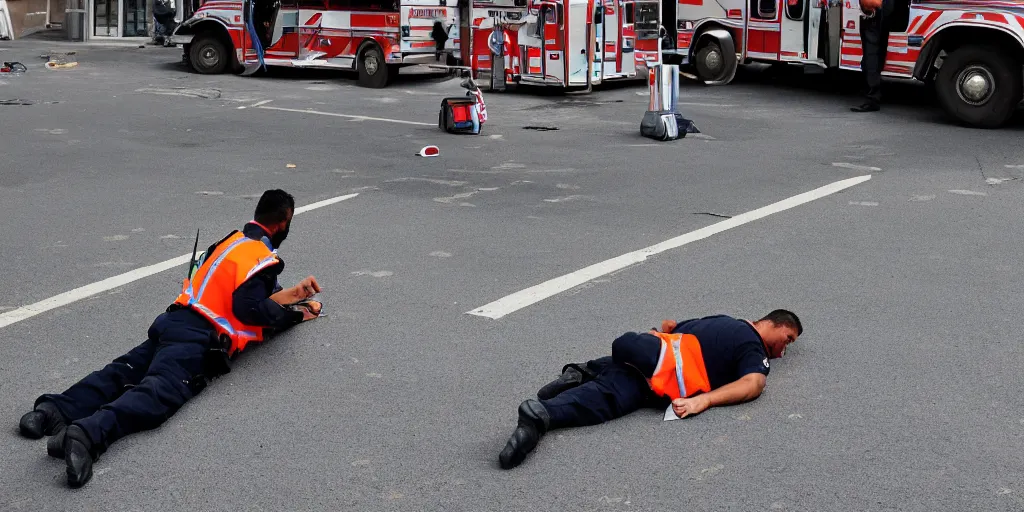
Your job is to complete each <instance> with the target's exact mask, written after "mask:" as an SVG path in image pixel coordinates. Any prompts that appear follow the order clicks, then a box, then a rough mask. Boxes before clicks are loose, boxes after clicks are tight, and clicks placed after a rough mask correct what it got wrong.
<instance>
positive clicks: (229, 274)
mask: <svg viewBox="0 0 1024 512" xmlns="http://www.w3.org/2000/svg"><path fill="white" fill-rule="evenodd" d="M280 263H281V260H280V259H278V257H277V254H275V253H274V252H273V251H271V250H270V248H269V247H267V245H266V244H264V243H263V242H260V241H257V240H253V239H251V238H248V237H246V236H245V235H243V234H242V233H241V232H240V231H234V232H232V233H231V234H230V235H228V237H227V238H225V239H224V240H222V241H220V242H219V243H218V244H217V245H216V247H215V248H214V249H213V251H211V252H210V254H208V255H207V256H206V260H205V261H204V262H203V264H202V265H201V266H200V267H199V270H197V271H196V273H195V274H194V275H193V276H192V279H191V280H190V279H188V278H186V279H185V281H184V283H183V284H182V288H181V294H180V295H178V298H177V299H176V300H175V301H174V303H175V304H178V305H181V306H184V307H188V308H190V309H192V310H193V311H195V312H196V313H199V314H200V315H202V316H203V317H204V318H206V319H207V320H209V321H210V323H212V324H213V325H214V326H215V327H216V328H217V331H218V332H219V333H220V334H221V335H222V336H227V337H228V339H230V340H231V345H230V347H229V348H228V356H232V355H234V354H235V353H236V352H238V351H241V350H243V349H245V346H246V345H247V344H249V342H250V341H263V328H261V327H254V326H250V325H246V324H244V323H242V322H241V321H240V320H238V319H237V318H235V313H234V311H232V294H234V292H235V290H237V289H238V287H240V286H242V283H245V282H246V281H247V280H248V279H249V278H250V277H252V276H253V275H255V274H256V273H257V272H259V271H260V270H263V269H265V268H267V267H270V266H272V265H278V264H280ZM197 285H198V289H197Z"/></svg>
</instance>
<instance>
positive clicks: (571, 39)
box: [564, 0, 593, 86]
mask: <svg viewBox="0 0 1024 512" xmlns="http://www.w3.org/2000/svg"><path fill="white" fill-rule="evenodd" d="M568 1H569V10H568V12H567V13H566V16H565V29H564V30H565V41H566V43H565V53H566V64H567V69H566V80H565V84H566V85H569V86H580V85H588V84H589V82H590V68H591V62H592V59H593V57H592V52H591V51H590V49H591V43H590V41H592V40H593V39H591V37H592V35H591V33H590V30H591V28H590V27H591V26H592V25H591V22H590V19H591V18H590V14H591V13H590V8H589V5H588V4H589V2H587V0H568Z"/></svg>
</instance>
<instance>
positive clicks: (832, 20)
mask: <svg viewBox="0 0 1024 512" xmlns="http://www.w3.org/2000/svg"><path fill="white" fill-rule="evenodd" d="M663 8H664V11H663V12H662V18H663V19H665V20H669V21H668V22H666V23H665V27H664V31H663V33H662V36H663V41H662V51H663V53H664V58H665V60H666V62H668V63H678V64H684V65H688V66H689V67H691V68H692V69H693V70H694V73H695V74H696V75H697V77H698V78H699V79H701V80H703V81H704V82H705V83H707V84H711V85H719V84H727V83H729V82H730V81H732V79H733V77H734V76H735V74H736V69H737V67H738V66H739V65H740V64H743V63H749V62H769V63H791V64H797V65H804V66H810V67H816V68H825V69H829V68H839V69H847V70H854V71H859V70H860V60H861V55H862V51H861V40H860V20H861V9H860V3H859V0H677V1H669V2H666V3H665V4H663ZM890 19H891V20H892V21H891V26H892V29H891V30H892V32H891V35H890V36H889V44H888V56H887V59H886V65H885V70H884V72H883V74H884V75H885V76H889V77H895V78H906V79H911V78H912V79H917V80H920V81H923V82H926V83H930V84H932V85H933V86H934V87H935V89H936V94H937V96H938V99H939V102H940V103H941V104H942V106H943V108H944V109H945V110H946V111H947V112H948V113H949V114H950V115H951V116H953V117H954V118H956V119H959V120H960V121H962V122H964V123H966V124H969V125H973V126H979V127H998V126H1000V125H1002V124H1004V123H1005V122H1006V121H1007V120H1009V118H1010V117H1011V116H1012V115H1013V113H1014V110H1015V109H1016V107H1017V105H1018V104H1019V103H1020V102H1021V100H1022V99H1024V92H1022V88H1024V67H1022V66H1024V0H896V7H895V10H894V13H893V15H892V17H891V18H890Z"/></svg>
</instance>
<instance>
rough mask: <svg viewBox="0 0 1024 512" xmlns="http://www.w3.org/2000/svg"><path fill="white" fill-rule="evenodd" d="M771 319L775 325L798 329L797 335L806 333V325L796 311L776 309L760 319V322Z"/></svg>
mask: <svg viewBox="0 0 1024 512" xmlns="http://www.w3.org/2000/svg"><path fill="white" fill-rule="evenodd" d="M765 320H767V321H769V322H771V323H773V324H775V325H782V326H786V327H791V328H793V329H796V335H797V336H799V335H801V334H803V333H804V326H803V325H802V324H801V323H800V319H799V318H797V316H796V313H793V312H792V311H787V310H785V309H776V310H775V311H772V312H771V313H768V314H767V315H765V316H764V318H762V319H760V320H758V322H763V321H765Z"/></svg>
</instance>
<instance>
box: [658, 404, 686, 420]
mask: <svg viewBox="0 0 1024 512" xmlns="http://www.w3.org/2000/svg"><path fill="white" fill-rule="evenodd" d="M678 419H682V418H680V417H679V416H676V412H675V411H673V410H672V404H669V405H668V409H665V419H664V420H662V421H672V420H678Z"/></svg>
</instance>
